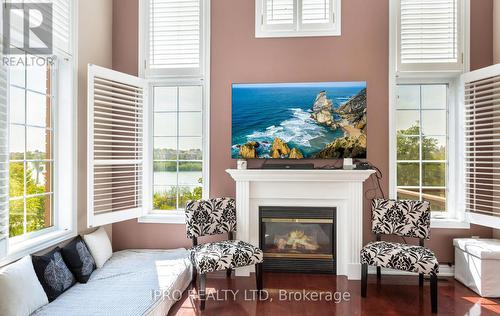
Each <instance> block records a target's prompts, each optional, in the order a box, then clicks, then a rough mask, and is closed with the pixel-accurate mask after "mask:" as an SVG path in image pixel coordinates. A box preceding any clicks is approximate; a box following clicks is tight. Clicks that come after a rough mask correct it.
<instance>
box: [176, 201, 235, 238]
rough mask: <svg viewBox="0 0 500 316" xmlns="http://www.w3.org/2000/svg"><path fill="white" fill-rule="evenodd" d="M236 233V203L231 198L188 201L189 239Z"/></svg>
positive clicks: (187, 222)
mask: <svg viewBox="0 0 500 316" xmlns="http://www.w3.org/2000/svg"><path fill="white" fill-rule="evenodd" d="M231 231H236V203H235V201H234V199H231V198H215V199H208V200H199V201H188V202H187V204H186V233H187V237H188V238H194V237H201V236H205V235H218V234H225V233H228V232H231Z"/></svg>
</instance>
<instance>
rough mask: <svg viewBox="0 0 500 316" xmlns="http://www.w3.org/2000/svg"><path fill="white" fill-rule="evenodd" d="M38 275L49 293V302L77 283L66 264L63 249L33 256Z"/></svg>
mask: <svg viewBox="0 0 500 316" xmlns="http://www.w3.org/2000/svg"><path fill="white" fill-rule="evenodd" d="M32 261H33V268H35V272H36V276H37V277H38V280H39V281H40V283H41V284H42V287H43V290H44V291H45V293H46V294H47V297H48V299H49V302H52V301H53V300H55V299H56V298H57V297H58V296H59V295H61V294H62V293H63V292H64V291H66V290H67V289H69V288H70V287H71V286H73V285H74V284H75V283H76V280H75V277H74V276H73V274H72V273H71V271H70V270H69V269H68V267H67V266H66V263H65V262H64V259H63V257H62V255H61V249H60V248H59V247H57V248H55V249H54V250H52V251H51V252H49V253H47V254H45V255H42V256H32Z"/></svg>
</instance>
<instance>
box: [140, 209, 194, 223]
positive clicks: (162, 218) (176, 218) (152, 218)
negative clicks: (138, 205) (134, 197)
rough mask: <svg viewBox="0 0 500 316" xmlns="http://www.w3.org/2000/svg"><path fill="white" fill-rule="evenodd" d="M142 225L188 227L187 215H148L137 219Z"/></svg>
mask: <svg viewBox="0 0 500 316" xmlns="http://www.w3.org/2000/svg"><path fill="white" fill-rule="evenodd" d="M137 222H138V223H142V224H182V225H186V215H185V214H184V212H176V211H172V214H154V213H151V214H148V215H144V216H141V217H139V218H138V219H137Z"/></svg>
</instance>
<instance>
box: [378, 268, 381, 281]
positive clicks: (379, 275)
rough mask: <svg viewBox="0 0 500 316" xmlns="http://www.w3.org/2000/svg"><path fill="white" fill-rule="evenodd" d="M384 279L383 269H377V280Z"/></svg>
mask: <svg viewBox="0 0 500 316" xmlns="http://www.w3.org/2000/svg"><path fill="white" fill-rule="evenodd" d="M381 278H382V268H380V267H377V280H380V279H381Z"/></svg>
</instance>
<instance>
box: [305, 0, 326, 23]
mask: <svg viewBox="0 0 500 316" xmlns="http://www.w3.org/2000/svg"><path fill="white" fill-rule="evenodd" d="M332 19H333V14H332V12H331V1H330V0H302V23H303V24H318V23H330V22H331V21H332Z"/></svg>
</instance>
